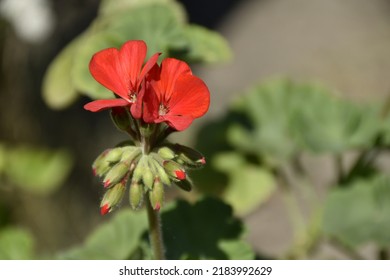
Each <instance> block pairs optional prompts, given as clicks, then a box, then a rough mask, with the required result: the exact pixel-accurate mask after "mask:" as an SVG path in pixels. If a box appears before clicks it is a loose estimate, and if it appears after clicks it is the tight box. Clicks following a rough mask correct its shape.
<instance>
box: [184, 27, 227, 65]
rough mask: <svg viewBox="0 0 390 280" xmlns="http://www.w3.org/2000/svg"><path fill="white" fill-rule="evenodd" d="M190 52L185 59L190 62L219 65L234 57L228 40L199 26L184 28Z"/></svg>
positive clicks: (186, 53) (185, 54)
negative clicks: (218, 63)
mask: <svg viewBox="0 0 390 280" xmlns="http://www.w3.org/2000/svg"><path fill="white" fill-rule="evenodd" d="M184 35H185V37H186V39H187V41H188V47H187V48H188V51H187V52H185V53H184V56H183V58H184V59H185V60H187V61H190V62H206V63H217V62H225V61H229V60H230V59H231V57H232V53H231V50H230V47H229V45H228V43H227V42H226V40H225V39H224V38H223V37H222V36H221V35H220V34H219V33H217V32H214V31H211V30H209V29H207V28H204V27H202V26H198V25H188V26H185V28H184Z"/></svg>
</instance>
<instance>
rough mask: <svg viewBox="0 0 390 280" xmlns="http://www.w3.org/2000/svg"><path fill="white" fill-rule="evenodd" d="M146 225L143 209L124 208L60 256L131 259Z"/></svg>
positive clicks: (76, 258)
mask: <svg viewBox="0 0 390 280" xmlns="http://www.w3.org/2000/svg"><path fill="white" fill-rule="evenodd" d="M146 229H147V217H146V215H145V213H144V212H134V211H131V210H128V209H127V210H122V211H120V212H118V213H116V215H115V216H114V217H113V218H112V219H111V220H110V221H108V222H107V223H105V224H103V225H101V226H99V227H98V228H97V229H96V230H95V231H94V232H93V233H92V234H91V235H90V236H89V237H88V238H87V239H86V241H85V242H84V244H83V245H81V246H79V247H75V248H72V249H70V250H68V251H65V252H62V253H60V254H59V255H58V256H57V258H58V259H75V260H84V259H90V260H105V259H106V260H121V259H128V258H129V257H130V256H131V255H132V254H134V253H135V250H136V249H138V246H139V244H140V240H141V236H142V234H143V233H144V232H145V230H146Z"/></svg>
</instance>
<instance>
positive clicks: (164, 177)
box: [150, 158, 171, 186]
mask: <svg viewBox="0 0 390 280" xmlns="http://www.w3.org/2000/svg"><path fill="white" fill-rule="evenodd" d="M150 165H151V167H152V169H153V171H154V173H155V176H156V177H159V178H160V180H161V182H162V183H163V184H164V185H167V186H169V185H170V184H171V179H169V176H168V174H167V172H166V171H165V169H164V167H163V166H161V164H160V163H159V161H158V160H156V159H155V158H151V159H150Z"/></svg>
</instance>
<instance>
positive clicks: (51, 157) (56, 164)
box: [4, 146, 73, 195]
mask: <svg viewBox="0 0 390 280" xmlns="http://www.w3.org/2000/svg"><path fill="white" fill-rule="evenodd" d="M72 166H73V159H72V156H71V155H70V154H69V152H67V151H65V150H57V151H52V150H47V149H43V148H33V147H28V146H21V147H16V148H10V149H9V150H7V153H6V164H5V168H4V174H5V176H6V177H7V179H8V180H9V181H10V182H12V183H13V184H14V185H15V186H17V187H19V188H21V189H23V190H26V191H30V192H34V193H37V194H42V195H45V194H49V193H51V192H53V191H54V190H56V189H57V188H58V187H60V186H61V184H62V183H63V182H64V181H65V179H66V178H67V177H68V175H69V173H70V170H71V168H72Z"/></svg>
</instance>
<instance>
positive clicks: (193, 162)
mask: <svg viewBox="0 0 390 280" xmlns="http://www.w3.org/2000/svg"><path fill="white" fill-rule="evenodd" d="M173 149H174V150H175V152H176V154H177V159H176V161H177V162H178V163H180V164H183V165H185V166H186V167H190V168H199V167H202V166H203V165H205V164H206V159H205V158H204V156H203V155H202V154H201V153H199V152H198V151H196V150H194V149H191V148H190V147H186V146H183V145H179V144H175V145H173Z"/></svg>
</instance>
